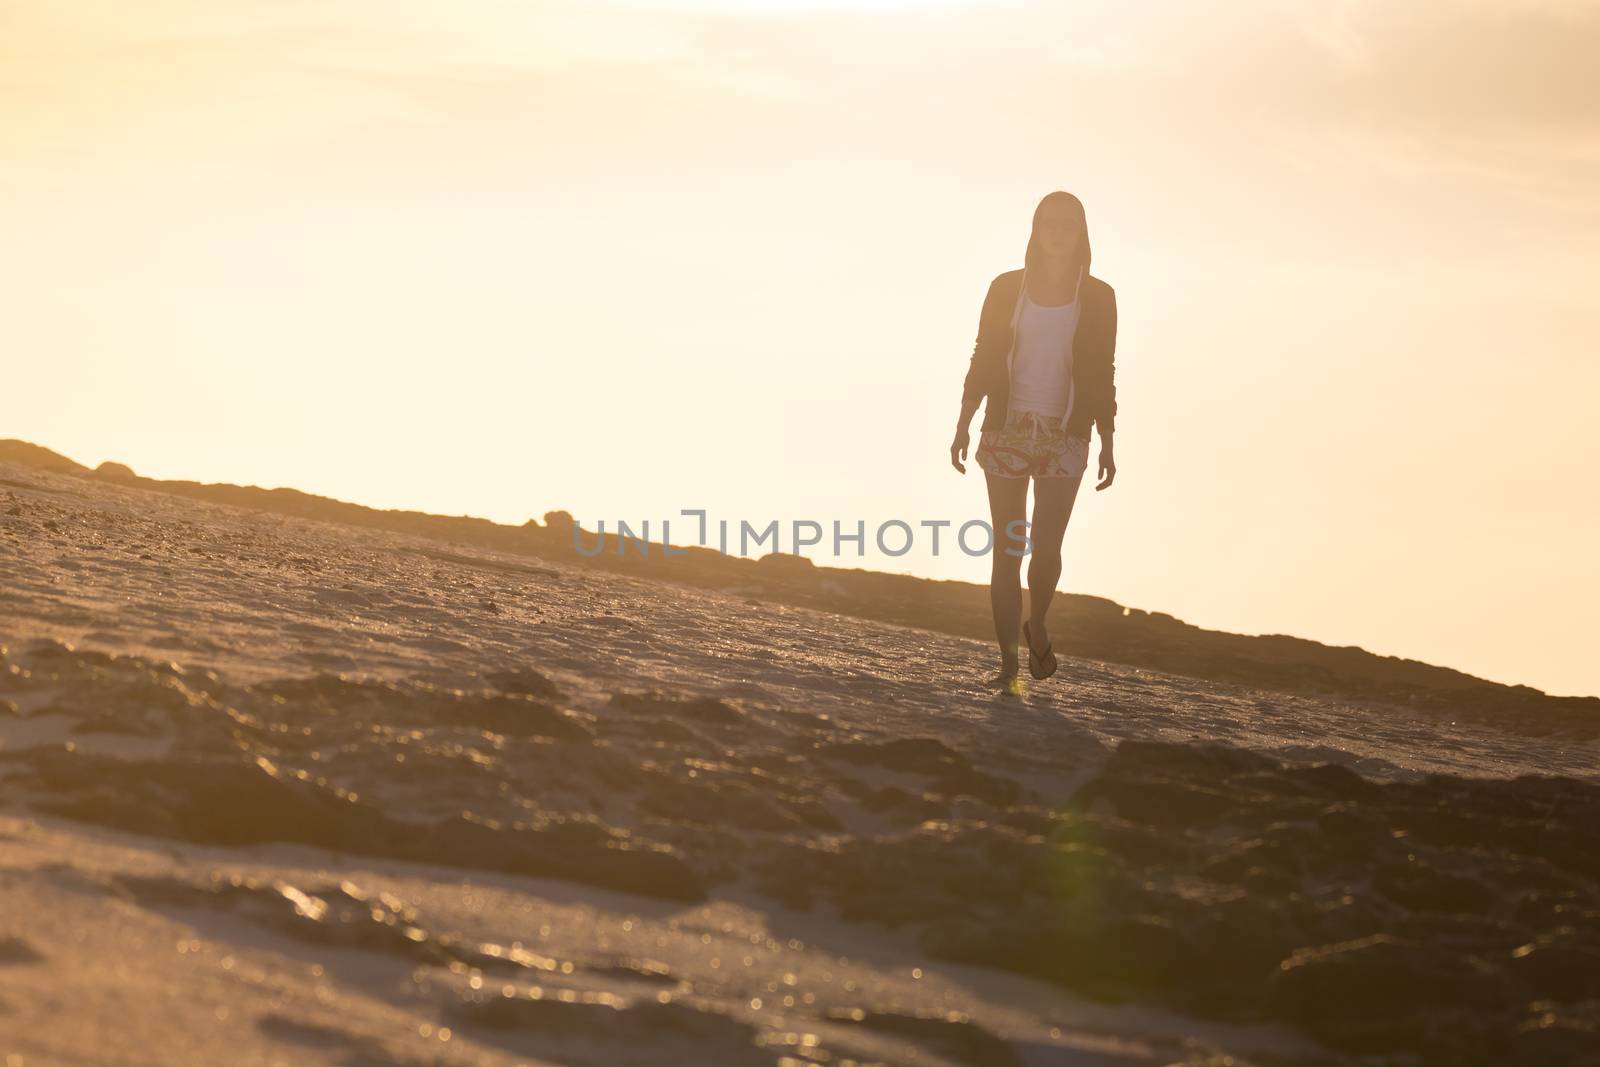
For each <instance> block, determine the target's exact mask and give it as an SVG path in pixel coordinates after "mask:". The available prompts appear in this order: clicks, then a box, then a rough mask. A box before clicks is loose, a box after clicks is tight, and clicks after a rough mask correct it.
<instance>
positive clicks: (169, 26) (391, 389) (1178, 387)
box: [0, 0, 1600, 695]
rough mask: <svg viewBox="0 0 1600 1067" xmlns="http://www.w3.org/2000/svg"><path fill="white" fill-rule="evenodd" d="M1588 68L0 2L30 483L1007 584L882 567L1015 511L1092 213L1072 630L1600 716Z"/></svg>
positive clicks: (1546, 48)
mask: <svg viewBox="0 0 1600 1067" xmlns="http://www.w3.org/2000/svg"><path fill="white" fill-rule="evenodd" d="M1596 55H1600V3H1593V2H1575V0H1574V2H1557V0H1546V2H1511V0H1501V2H1489V0H1457V2H1454V3H1444V2H1440V3H1396V2H1394V0H1371V2H1367V0H1359V2H1342V3H1341V2H1333V0H1304V2H1301V3H1285V2H1266V0H1229V2H1228V3H1221V2H1215V3H1210V2H1208V3H1175V2H1163V3H1158V2H1152V0H1143V2H1119V3H1109V2H1103V3H1095V4H1087V3H1072V2H1067V0H1046V2H1039V3H1022V2H1012V3H978V2H970V3H963V2H960V0H944V2H934V0H923V2H918V0H876V2H874V0H858V2H847V0H832V2H804V0H781V2H780V0H770V2H762V0H748V2H742V3H736V2H733V0H722V2H704V0H654V2H643V0H634V2H623V0H611V2H608V0H581V2H577V0H574V2H565V0H563V2H543V0H451V2H449V3H441V2H422V0H364V2H352V0H256V2H243V0H140V2H139V3H137V4H132V3H127V2H126V0H0V372H3V378H0V381H3V383H4V385H3V392H0V396H3V406H0V437H19V438H23V439H25V440H30V441H34V442H36V443H39V444H42V445H45V446H46V447H49V448H52V449H55V450H56V451H59V452H62V453H65V454H66V455H69V456H71V457H72V458H74V459H76V460H78V461H80V462H84V463H88V464H91V465H93V464H97V463H99V462H101V461H102V460H107V459H114V460H117V461H120V462H125V463H127V464H129V465H130V466H132V467H133V468H134V469H135V470H136V471H138V472H139V473H141V474H145V475H150V476H153V477H162V478H195V479H199V480H202V481H228V482H238V483H244V484H258V485H265V486H280V485H282V486H294V487H297V488H301V489H305V490H307V491H310V492H316V493H322V494H326V495H330V496H334V497H338V498H341V499H346V500H353V501H358V502H361V503H366V504H371V505H375V506H379V507H408V508H419V509H424V510H428V511H433V512H442V513H446V514H463V513H467V514H473V515H483V516H487V517H489V518H493V519H496V520H499V521H503V522H513V523H521V522H523V521H524V520H526V519H528V518H530V517H537V516H542V515H543V514H544V513H545V512H546V511H548V510H551V509H557V508H560V509H565V510H568V511H571V512H573V513H574V514H575V515H577V516H578V517H579V519H580V520H581V521H582V522H583V523H584V525H585V526H588V527H591V528H592V527H593V526H594V525H595V524H596V523H597V522H598V521H599V520H601V519H604V520H606V522H607V526H608V528H609V527H611V526H613V525H614V523H615V521H616V520H617V519H623V520H626V521H628V522H630V523H631V524H634V525H635V526H637V525H638V524H639V523H640V522H641V521H642V520H645V519H649V520H651V525H652V530H653V531H657V530H658V529H659V523H660V520H661V519H662V518H673V517H676V516H678V514H679V512H680V510H681V509H684V508H704V509H706V511H707V512H708V514H709V517H710V518H711V519H712V520H713V521H715V520H717V519H727V520H729V521H730V522H731V523H733V524H735V525H736V524H737V523H738V522H739V521H740V520H748V521H750V522H752V523H753V524H755V525H757V526H765V525H766V523H767V522H769V521H770V520H772V519H778V520H780V521H781V522H783V523H785V524H788V523H789V522H790V521H791V520H793V519H814V520H817V521H820V522H822V523H823V524H824V525H829V524H831V523H832V522H833V521H834V520H839V521H841V522H842V523H844V524H845V525H847V526H849V527H851V528H853V527H854V524H855V523H856V521H858V520H865V522H866V524H867V528H868V530H869V545H868V550H867V553H866V555H864V556H859V557H858V556H856V555H854V554H853V551H852V553H851V554H848V555H845V556H844V557H842V558H840V557H835V556H834V555H833V554H832V552H831V545H825V546H824V551H821V552H818V551H815V550H813V551H812V552H810V553H809V554H810V555H812V557H813V558H814V559H816V560H817V562H818V563H820V564H824V565H829V566H864V567H869V568H872V569H876V570H896V571H908V572H911V573H915V574H920V575H925V576H930V577H939V578H955V579H961V580H966V581H974V582H986V581H987V580H988V563H987V560H985V559H983V558H973V557H970V556H966V555H963V554H961V553H959V552H953V551H950V550H949V546H948V545H946V546H944V549H945V550H944V551H943V552H942V553H941V554H940V555H938V556H933V555H932V554H931V553H930V552H929V551H927V548H928V545H927V542H926V540H919V542H918V545H917V548H916V549H915V550H914V551H913V552H912V553H910V554H908V555H905V556H901V557H898V558H892V557H888V556H885V555H884V554H882V553H880V552H879V551H877V549H876V547H875V546H872V545H871V544H870V531H871V530H872V529H874V528H875V527H876V526H877V524H879V523H881V522H883V521H886V520H890V519H901V520H903V521H907V522H909V523H911V524H913V525H916V524H917V523H920V522H922V521H923V520H935V519H949V520H951V521H953V522H956V523H959V522H962V521H965V520H967V519H970V518H981V517H986V516H987V505H986V502H985V496H984V485H983V476H982V473H981V471H979V470H978V469H977V467H976V465H969V469H968V473H967V474H966V475H965V476H962V475H958V474H957V473H956V472H955V471H954V470H952V469H951V468H950V466H949V462H948V446H949V441H950V437H951V434H952V431H953V429H954V423H955V418H956V414H957V411H958V407H959V400H960V392H961V383H962V378H963V376H964V374H965V373H966V369H967V360H968V358H969V357H970V356H971V353H972V344H973V340H974V334H975V332H976V328H977V320H978V309H979V305H980V303H981V301H982V298H983V295H984V292H985V289H986V288H987V286H988V283H989V281H990V279H991V278H992V277H993V276H994V275H995V274H997V273H999V272H1000V271H1003V270H1008V269H1011V268H1013V267H1017V266H1020V265H1021V261H1022V254H1023V249H1024V246H1025V244H1026V241H1027V236H1028V226H1029V220H1030V218H1031V215H1032V212H1033V209H1034V206H1035V205H1036V204H1037V202H1038V200H1039V198H1040V197H1042V196H1043V195H1044V194H1045V193H1047V192H1049V191H1050V190H1052V189H1057V188H1061V189H1067V190H1070V191H1072V192H1073V193H1076V194H1077V195H1078V196H1079V197H1080V198H1081V199H1082V200H1083V202H1084V204H1085V207H1086V209H1087V212H1088V220H1089V227H1090V236H1091V240H1092V243H1093V248H1094V264H1095V266H1094V272H1095V273H1096V274H1097V275H1098V276H1100V277H1102V278H1104V279H1105V280H1106V281H1108V282H1109V283H1110V284H1111V285H1113V286H1114V287H1115V288H1116V291H1117V301H1118V307H1119V313H1120V329H1119V334H1118V345H1117V357H1116V358H1117V385H1118V400H1119V412H1118V420H1117V429H1118V433H1117V440H1116V453H1117V465H1118V468H1119V473H1118V477H1117V481H1116V484H1115V485H1114V486H1113V487H1112V488H1111V489H1110V490H1108V491H1106V492H1095V490H1094V488H1093V475H1094V470H1093V468H1094V463H1095V458H1096V456H1097V455H1098V451H1099V444H1098V441H1097V442H1096V444H1095V447H1094V449H1093V450H1092V451H1091V455H1090V465H1091V469H1090V472H1089V475H1088V476H1087V477H1086V479H1085V482H1084V485H1083V489H1082V491H1081V492H1080V494H1079V497H1078V502H1077V507H1076V511H1075V513H1074V516H1073V520H1072V524H1071V526H1070V527H1069V529H1068V531H1067V536H1066V542H1065V559H1066V564H1065V570H1064V573H1063V576H1062V581H1061V588H1062V589H1063V590H1066V591H1069V592H1074V593H1091V594H1096V595H1100V596H1105V597H1110V598H1113V599H1115V600H1117V601H1119V602H1122V603H1126V604H1130V605H1132V606H1134V607H1136V608H1143V609H1147V610H1156V611H1164V612H1169V613H1171V614H1174V615H1176V616H1178V617H1179V618H1181V619H1184V620H1186V621H1189V622H1193V623H1196V624H1198V625H1202V626H1207V627H1214V628H1219V629H1226V630H1232V631H1237V632H1243V633H1287V634H1293V635H1296V636H1301V637H1307V638H1313V639H1316V640H1320V641H1325V642H1328V643H1331V644H1335V645H1360V646H1362V647H1364V648H1366V649H1369V650H1371V651H1373V652H1377V653H1381V654H1387V655H1395V656H1404V657H1411V658H1416V659H1420V660H1424V661H1427V662H1431V663H1437V664H1441V665H1445V666H1450V667H1455V668H1458V669H1461V670H1464V671H1467V672H1469V673H1472V674H1476V675H1480V676H1483V677H1486V678H1490V679H1493V680H1495V681H1501V682H1509V683H1525V684H1529V685H1533V686H1536V687H1538V688H1541V689H1546V690H1548V691H1551V692H1554V693H1557V694H1583V695H1592V694H1600V656H1597V655H1596V654H1595V651H1596V648H1597V645H1600V642H1597V637H1600V561H1597V556H1596V550H1595V546H1596V545H1597V544H1600V476H1597V473H1596V467H1597V463H1600V425H1597V413H1600V405H1597V401H1600V361H1597V358H1596V357H1597V354H1600V319H1597V313H1600V300H1597V297H1596V295H1595V294H1596V288H1595V285H1596V277H1597V269H1600V77H1597V76H1596V74H1595V67H1594V57H1595V56H1596ZM972 429H973V437H974V443H976V437H977V430H978V420H974V422H973V427H972ZM682 530H683V532H681V533H680V523H679V522H674V523H673V534H674V541H675V542H677V543H683V542H684V541H686V540H688V539H689V538H688V536H687V534H688V526H687V523H685V524H684V525H683V527H682ZM783 547H785V548H786V549H787V547H788V546H787V545H784V546H783ZM760 551H761V550H757V552H756V554H760Z"/></svg>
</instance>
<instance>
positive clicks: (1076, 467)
mask: <svg viewBox="0 0 1600 1067" xmlns="http://www.w3.org/2000/svg"><path fill="white" fill-rule="evenodd" d="M1066 424H1067V420H1066V416H1064V415H1063V416H1061V417H1059V418H1057V417H1054V416H1050V415H1040V414H1037V413H1036V412H1032V411H1008V412H1006V423H1005V426H1004V427H1003V428H1001V429H999V430H984V431H983V432H982V434H980V435H979V437H978V451H977V452H975V453H973V458H974V459H976V460H977V461H978V466H980V467H982V468H983V469H984V470H986V471H988V472H989V473H990V474H994V475H997V476H999V477H1001V478H1027V477H1029V476H1030V475H1031V476H1032V477H1035V478H1077V477H1080V476H1081V475H1082V474H1083V472H1084V470H1085V469H1087V468H1088V466H1089V435H1088V434H1084V436H1082V437H1068V436H1067V433H1066Z"/></svg>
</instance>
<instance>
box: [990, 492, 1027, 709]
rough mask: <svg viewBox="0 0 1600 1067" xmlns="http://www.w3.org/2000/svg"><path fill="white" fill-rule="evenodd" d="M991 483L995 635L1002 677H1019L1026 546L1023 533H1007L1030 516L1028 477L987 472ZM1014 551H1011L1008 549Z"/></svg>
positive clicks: (1019, 528)
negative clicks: (1000, 475)
mask: <svg viewBox="0 0 1600 1067" xmlns="http://www.w3.org/2000/svg"><path fill="white" fill-rule="evenodd" d="M984 475H985V477H986V478H987V479H988V482H989V523H990V525H991V526H993V527H994V546H993V548H992V549H991V551H990V553H989V558H990V560H991V563H990V568H989V604H990V606H991V607H992V608H993V610H994V635H995V639H996V640H998V641H999V642H1000V680H1001V681H1005V682H1009V681H1011V680H1013V679H1015V678H1016V676H1017V661H1018V657H1017V631H1018V629H1019V627H1020V626H1021V624H1022V549H1023V546H1024V544H1025V542H1024V540H1023V539H1022V537H1021V536H1018V537H1016V538H1012V537H1011V536H1010V535H1009V534H1008V533H1007V527H1008V526H1010V524H1011V523H1013V522H1016V523H1017V527H1016V530H1017V533H1018V534H1019V535H1020V534H1021V533H1022V532H1023V531H1022V528H1021V520H1025V519H1026V518H1027V517H1028V479H1026V478H1001V477H999V476H997V475H994V474H990V473H989V472H987V471H985V472H984ZM1008 548H1009V549H1011V550H1012V551H1010V552H1008V551H1006V550H1007V549H1008Z"/></svg>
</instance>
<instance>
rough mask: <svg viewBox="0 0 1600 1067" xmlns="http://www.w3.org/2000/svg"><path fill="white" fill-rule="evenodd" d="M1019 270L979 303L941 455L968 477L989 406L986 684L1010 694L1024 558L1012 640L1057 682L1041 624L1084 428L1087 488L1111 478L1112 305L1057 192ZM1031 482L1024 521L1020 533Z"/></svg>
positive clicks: (1081, 231) (1078, 217)
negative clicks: (990, 618) (990, 665)
mask: <svg viewBox="0 0 1600 1067" xmlns="http://www.w3.org/2000/svg"><path fill="white" fill-rule="evenodd" d="M1023 264H1024V265H1023V267H1022V268H1021V269H1019V270H1009V271H1006V272H1005V273H1003V274H1001V275H999V276H998V277H996V278H995V279H994V281H993V282H991V283H990V285H989V292H988V295H987V296H985V297H984V301H983V311H982V314H981V315H980V316H979V319H978V341H977V344H976V345H975V346H974V348H973V352H972V363H971V366H970V368H969V369H968V371H967V377H966V383H965V385H964V387H963V389H962V394H961V416H960V418H959V420H958V421H957V423H956V436H955V440H954V441H952V442H951V444H950V462H951V463H952V464H953V465H954V466H955V468H956V470H958V471H961V472H962V473H966V467H965V466H963V465H962V463H963V461H964V460H965V459H966V458H967V448H968V446H969V444H970V437H969V434H968V425H969V424H970V423H971V422H972V416H973V415H974V414H975V413H976V412H977V410H978V403H979V401H980V400H984V399H985V398H987V402H986V403H985V404H984V413H983V423H982V425H981V427H980V437H979V440H978V449H977V452H976V453H974V457H973V458H974V459H976V460H977V462H978V465H979V466H980V467H982V468H983V472H984V477H985V478H986V479H987V480H988V484H989V515H990V522H991V524H992V525H993V526H994V536H995V539H994V546H993V549H992V551H991V556H992V560H993V562H992V566H991V568H990V576H989V599H990V603H991V605H992V607H993V609H994V631H995V637H996V639H997V640H998V641H999V643H1000V674H999V675H998V676H997V677H996V678H995V679H994V681H995V682H997V683H999V684H1000V685H1002V686H1004V687H1006V688H1007V689H1008V690H1010V691H1012V692H1016V691H1017V689H1018V687H1019V684H1020V683H1019V682H1018V671H1019V661H1020V658H1021V657H1020V654H1019V643H1018V635H1017V629H1018V621H1019V619H1020V616H1021V611H1022V578H1021V569H1022V559H1023V557H1024V555H1027V556H1028V560H1029V562H1028V618H1027V620H1026V621H1024V622H1022V627H1021V629H1022V641H1023V642H1025V643H1026V645H1027V648H1028V673H1029V674H1031V675H1032V676H1033V677H1035V678H1048V677H1050V676H1051V675H1052V674H1054V673H1055V671H1056V657H1055V652H1054V649H1053V648H1052V646H1051V643H1050V632H1049V630H1048V629H1047V627H1046V625H1045V613H1046V612H1047V611H1048V610H1049V607H1050V599H1051V597H1052V596H1054V595H1055V590H1056V582H1057V581H1059V580H1060V578H1061V543H1062V540H1063V539H1064V537H1065V535H1066V532H1067V520H1068V519H1069V518H1071V516H1072V504H1073V501H1074V500H1076V499H1077V496H1078V486H1079V485H1080V483H1081V482H1082V481H1083V475H1084V472H1085V471H1086V470H1087V468H1088V463H1089V430H1090V426H1091V425H1096V426H1099V428H1100V463H1099V476H1100V478H1101V481H1100V482H1099V484H1097V485H1096V486H1095V488H1096V489H1097V490H1098V489H1105V488H1108V487H1109V486H1110V485H1111V483H1112V480H1113V479H1114V478H1115V477H1116V473H1117V466H1116V463H1115V461H1114V459H1113V454H1112V433H1113V423H1114V420H1115V418H1116V413H1117V393H1116V383H1115V379H1114V373H1113V372H1114V362H1113V356H1114V355H1115V352H1116V345H1117V298H1116V293H1115V292H1114V291H1113V290H1112V288H1111V286H1109V285H1107V284H1106V283H1105V282H1104V281H1102V280H1101V279H1099V278H1096V277H1094V276H1093V275H1091V274H1090V273H1089V264H1090V253H1089V228H1088V223H1087V222H1086V220H1085V218H1084V212H1083V203H1082V202H1081V201H1080V200H1079V199H1078V198H1077V197H1075V196H1073V195H1072V194H1071V193H1068V192H1063V191H1060V190H1057V191H1055V192H1052V193H1050V194H1048V195H1046V196H1045V198H1044V199H1043V200H1041V201H1039V206H1038V207H1037V208H1035V209H1034V213H1033V231H1032V233H1031V234H1030V235H1029V237H1028V249H1027V253H1026V255H1025V257H1024V259H1023ZM1030 478H1031V479H1032V480H1033V520H1032V522H1031V523H1027V522H1026V521H1025V519H1026V514H1027V503H1028V501H1027V497H1028V480H1029V479H1030Z"/></svg>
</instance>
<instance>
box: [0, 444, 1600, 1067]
mask: <svg viewBox="0 0 1600 1067" xmlns="http://www.w3.org/2000/svg"><path fill="white" fill-rule="evenodd" d="M0 570H3V572H4V573H5V575H6V582H5V584H4V587H3V589H0V645H3V646H4V650H5V651H4V658H3V660H0V798H3V801H4V803H3V805H0V902H3V903H0V1054H4V1055H7V1056H10V1057H11V1059H8V1060H6V1061H5V1062H6V1063H7V1064H8V1067H10V1065H11V1064H12V1063H13V1061H14V1062H15V1063H16V1064H19V1065H23V1067H37V1065H56V1064H62V1065H65V1064H99V1065H111V1064H117V1065H124V1064H125V1065H144V1064H149V1065H156V1064H161V1065H173V1064H224V1063H226V1064H239V1065H243V1064H261V1065H266V1064H283V1065H301V1064H308V1065H309V1064H316V1065H322V1064H327V1065H340V1067H356V1065H362V1067H367V1065H378V1064H385V1065H421V1064H482V1065H500V1064H545V1063H549V1064H635V1063H637V1064H677V1063H687V1062H696V1063H714V1064H724V1063H726V1064H746V1063H748V1064H775V1063H829V1064H850V1063H858V1064H866V1063H884V1064H951V1065H956V1064H1026V1065H1034V1064H1039V1065H1043V1064H1085V1065H1087V1064H1096V1065H1099V1064H1106V1065H1111V1064H1117V1065H1121V1064H1128V1065H1132V1064H1218V1065H1220V1064H1224V1063H1234V1064H1238V1063H1254V1064H1323V1063H1326V1064H1338V1063H1378V1062H1383V1063H1390V1062H1392V1063H1421V1062H1427V1063H1447V1062H1461V1063H1476V1062H1483V1063H1491V1062H1492V1063H1511V1062H1516V1063H1580V1062H1585V1063H1586V1062H1597V1060H1596V1056H1597V1055H1600V1054H1597V1052H1596V1048H1597V1044H1596V1030H1595V1026H1596V1023H1597V1021H1600V1001H1597V999H1596V998H1600V985H1597V979H1596V978H1595V975H1597V974H1600V967H1594V966H1592V965H1594V964H1600V944H1597V938H1596V936H1595V934H1594V931H1595V929H1596V928H1597V923H1596V919H1597V918H1600V888H1597V887H1600V868H1597V867H1596V863H1597V861H1596V856H1600V838H1597V836H1596V834H1597V833H1600V831H1597V829H1596V827H1597V826H1600V748H1597V743H1596V741H1595V737H1594V731H1593V729H1592V728H1590V729H1588V730H1585V729H1581V728H1580V729H1574V728H1571V727H1570V726H1568V725H1564V724H1563V723H1561V722H1555V723H1551V722H1540V721H1535V720H1531V719H1530V720H1527V721H1508V722H1505V723H1500V724H1496V723H1494V722H1488V721H1485V720H1484V718H1483V716H1481V715H1479V716H1474V717H1472V718H1470V719H1468V718H1466V717H1463V719H1461V720H1460V721H1452V720H1451V719H1450V717H1449V716H1448V715H1441V714H1440V713H1439V711H1438V710H1437V709H1436V708H1430V709H1427V710H1418V709H1414V708H1411V709H1408V708H1405V707H1401V706H1397V705H1381V704H1375V703H1371V702H1366V701H1353V700H1343V701H1342V700H1338V699H1319V698H1316V697H1312V696H1307V695H1304V694H1292V693H1282V692H1276V691H1273V690H1271V689H1265V688H1254V687H1248V686H1238V685H1227V684H1223V683H1218V682H1214V681H1208V680H1205V679H1200V678H1194V677H1185V676H1182V675H1176V674H1167V673H1163V672H1160V671H1156V670H1149V669H1142V668H1137V667H1132V666H1128V665H1126V664H1119V663H1109V662H1106V661H1103V660H1098V659H1092V658H1079V657H1075V656H1074V655H1073V654H1072V651H1071V649H1070V648H1067V647H1065V646H1063V647H1061V648H1060V653H1061V670H1060V673H1059V674H1058V675H1057V676H1056V677H1055V678H1053V679H1050V680H1049V681H1048V682H1045V683H1032V684H1031V685H1030V686H1029V687H1028V688H1027V690H1026V691H1025V692H1024V694H1023V695H1022V696H1021V697H1012V696H1006V695H1003V694H1000V693H997V692H996V691H994V690H993V689H991V688H989V687H987V686H986V684H985V679H986V676H987V675H988V674H990V673H992V665H991V662H990V661H991V658H992V649H991V648H990V646H989V643H988V642H985V641H982V640H979V639H976V638H970V637H959V636H952V635H949V634H944V633H937V632H931V631H928V630H921V629H916V628H912V627H907V626H898V625H892V624H888V623H882V622H874V621H870V620H864V619H861V618H852V617H848V616H845V615H840V614H835V613H830V612H827V611H821V610H815V609H810V608H803V607H796V606H792V605H785V604H773V603H769V602H766V601H764V600H762V599H761V598H758V597H752V596H749V595H743V594H740V593H737V592H733V593H730V592H718V591H715V590H708V589H704V588H694V587H690V586H686V585H680V584H674V583H671V582H666V581H659V580H653V579H644V578H639V577H634V576H629V575H624V574H614V573H607V572H604V571H599V570H596V569H594V568H592V567H584V566H580V565H577V564H576V563H570V562H564V561H561V560H557V559H548V560H534V559H530V558H528V557H526V556H521V555H516V554H512V553H504V552H495V551H490V550H485V549H482V548H481V547H478V546H473V545H463V544H452V543H449V542H443V541H440V540H437V539H432V538H426V537H420V536H408V535H405V534H401V533H396V532H391V531H385V530H374V529H363V528H359V527H355V526H349V525H341V524H337V523H329V522H322V521H317V520H314V519H307V518H298V517H292V516H286V515H283V514H275V513H272V512H269V511H264V510H254V509H249V508H242V507H235V506H228V505H222V504H215V503H208V502H205V501H201V500H195V499H187V498H184V497H180V496H175V495H170V494H166V493H161V492H155V491H151V490H149V489H146V488H142V487H138V486H131V485H126V484H119V483H118V482H116V481H115V480H113V479H104V478H101V479H95V478H88V477H81V476H77V475H73V474H66V473H59V472H52V471H48V470H42V469H40V468H38V467H37V466H30V465H26V464H22V463H15V462H7V463H0Z"/></svg>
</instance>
